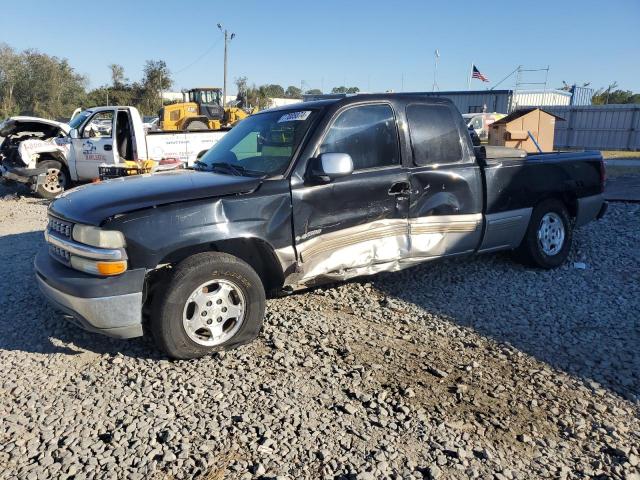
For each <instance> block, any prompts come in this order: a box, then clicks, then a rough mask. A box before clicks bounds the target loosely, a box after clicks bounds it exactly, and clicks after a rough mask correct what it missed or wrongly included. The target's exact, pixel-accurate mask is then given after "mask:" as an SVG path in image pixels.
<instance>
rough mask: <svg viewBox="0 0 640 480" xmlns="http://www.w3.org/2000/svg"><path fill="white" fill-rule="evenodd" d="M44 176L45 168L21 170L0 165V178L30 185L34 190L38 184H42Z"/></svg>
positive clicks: (45, 174) (45, 173)
mask: <svg viewBox="0 0 640 480" xmlns="http://www.w3.org/2000/svg"><path fill="white" fill-rule="evenodd" d="M46 176H47V169H46V168H21V167H14V166H11V165H0V177H2V178H3V179H6V180H10V181H12V182H18V183H25V184H27V185H31V186H32V187H33V189H34V190H35V189H36V188H37V187H38V185H39V184H41V183H44V180H45V178H46Z"/></svg>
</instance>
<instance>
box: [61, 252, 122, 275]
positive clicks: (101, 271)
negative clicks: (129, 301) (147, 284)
mask: <svg viewBox="0 0 640 480" xmlns="http://www.w3.org/2000/svg"><path fill="white" fill-rule="evenodd" d="M70 262H71V266H72V267H73V268H75V269H76V270H80V271H81V272H86V273H90V274H92V275H102V276H104V277H108V276H111V275H120V274H121V273H124V272H126V271H127V261H126V260H119V261H117V262H108V261H106V260H90V259H88V258H83V257H76V256H75V255H72V256H71V259H70Z"/></svg>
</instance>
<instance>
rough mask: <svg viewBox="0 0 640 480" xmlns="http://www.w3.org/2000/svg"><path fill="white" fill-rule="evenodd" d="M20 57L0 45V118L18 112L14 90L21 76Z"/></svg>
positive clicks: (12, 50)
mask: <svg viewBox="0 0 640 480" xmlns="http://www.w3.org/2000/svg"><path fill="white" fill-rule="evenodd" d="M22 68H23V65H22V62H21V59H20V56H19V55H18V54H17V53H16V52H15V50H14V49H13V48H11V47H10V46H9V45H7V44H6V43H2V44H0V99H1V102H0V118H3V117H9V116H11V115H15V114H17V113H18V112H19V108H18V105H17V103H16V99H15V89H16V84H17V83H18V81H19V79H20V77H21V76H22V75H23V72H22Z"/></svg>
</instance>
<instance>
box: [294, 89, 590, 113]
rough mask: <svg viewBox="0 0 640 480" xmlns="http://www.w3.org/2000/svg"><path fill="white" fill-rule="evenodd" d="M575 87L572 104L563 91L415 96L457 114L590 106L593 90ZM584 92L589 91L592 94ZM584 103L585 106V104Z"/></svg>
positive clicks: (454, 92) (570, 95)
mask: <svg viewBox="0 0 640 480" xmlns="http://www.w3.org/2000/svg"><path fill="white" fill-rule="evenodd" d="M576 88H579V89H581V90H580V92H579V95H578V96H577V97H576V101H577V102H578V103H572V102H573V100H574V94H573V93H572V92H568V91H566V90H450V91H443V92H417V93H420V94H422V95H427V96H430V97H444V98H448V99H449V100H451V101H452V102H453V103H454V104H455V106H456V107H457V108H458V110H460V113H482V112H497V113H511V112H512V111H514V110H517V109H518V108H521V107H549V106H569V105H591V96H593V90H591V89H582V88H581V87H576ZM587 90H588V91H590V92H591V95H589V93H588V92H587ZM344 96H345V94H324V95H304V96H303V98H304V100H305V101H309V100H320V99H327V98H342V97H344ZM578 97H579V98H578ZM587 100H588V103H585V102H587Z"/></svg>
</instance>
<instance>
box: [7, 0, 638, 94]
mask: <svg viewBox="0 0 640 480" xmlns="http://www.w3.org/2000/svg"><path fill="white" fill-rule="evenodd" d="M3 3H4V5H3V6H2V17H3V20H4V21H3V22H2V28H1V29H0V42H6V43H8V44H9V45H11V46H13V47H14V48H16V49H19V50H22V49H26V48H35V49H38V50H40V51H42V52H45V53H48V54H51V55H56V56H59V57H65V58H68V59H69V61H70V63H71V64H72V65H73V66H74V67H75V68H76V69H77V70H78V71H79V72H80V73H82V74H85V75H87V77H88V78H89V79H90V84H91V86H98V85H101V84H105V83H107V82H108V81H109V70H108V69H107V65H108V64H110V63H120V64H122V65H123V66H124V67H125V71H126V75H127V77H129V78H131V79H133V80H137V79H139V78H140V76H141V70H142V65H143V64H144V61H145V60H147V59H163V60H165V61H166V62H167V64H168V66H169V68H170V69H171V70H172V72H174V74H173V78H174V89H175V90H179V89H180V88H187V87H192V86H197V85H219V86H222V76H223V75H222V60H223V42H222V40H221V33H220V32H219V31H218V29H217V27H216V24H217V23H218V22H220V23H222V24H223V25H225V26H227V27H228V28H229V29H231V30H232V31H233V32H235V33H236V35H237V36H236V38H235V39H234V40H233V41H232V43H231V44H230V54H229V80H230V83H232V81H233V79H234V78H235V77H238V76H241V75H245V76H247V77H248V78H249V82H250V83H255V84H258V85H260V84H263V83H279V84H281V85H283V86H284V87H285V88H286V86H287V85H296V86H300V83H301V82H304V84H303V86H304V88H305V89H309V88H322V87H324V90H325V91H327V90H330V89H331V88H332V87H334V86H337V85H342V84H346V85H347V86H352V85H355V86H358V87H359V88H360V89H361V90H365V91H367V90H368V91H384V90H387V89H393V90H395V91H400V90H402V89H404V90H405V91H420V90H431V88H432V83H433V63H434V62H433V52H434V50H435V49H436V48H437V49H439V51H440V55H441V56H440V63H439V67H438V84H439V87H440V89H441V90H457V89H466V87H467V80H466V77H467V75H468V71H469V66H470V63H471V62H472V61H473V62H475V64H476V65H477V66H478V67H479V68H480V70H481V71H482V73H484V74H485V75H487V76H488V77H489V79H490V80H491V81H492V83H489V84H486V83H485V84H483V83H482V82H480V81H478V80H474V81H473V82H472V88H479V89H484V88H487V87H491V86H493V85H495V84H496V83H497V82H498V81H499V80H500V79H502V77H504V76H506V75H507V74H508V73H509V72H510V71H512V70H513V69H514V68H516V66H517V65H518V64H522V65H524V66H526V67H541V66H547V65H549V66H550V68H551V70H550V74H549V85H550V86H551V87H557V86H559V85H561V82H562V80H565V81H567V82H569V83H573V82H577V83H578V84H582V83H583V82H591V85H592V86H594V87H595V88H598V87H606V85H608V84H609V83H611V82H613V81H617V82H618V83H619V85H620V88H624V89H629V90H634V91H640V61H639V60H640V45H639V42H638V37H637V35H638V30H639V27H640V1H638V0H609V1H608V2H601V1H593V0H582V1H576V0H565V1H563V2H558V1H549V0H538V1H536V2H516V1H505V0H493V1H485V2H478V1H475V2H469V1H462V0H449V1H437V2H436V1H427V0H424V1H419V0H398V1H389V0H387V1H384V2H382V1H372V0H370V1H360V0H355V1H349V0H342V1H334V0H329V1H324V2H319V1H316V2H308V1H304V0H298V1H289V0H286V1H277V0H272V1H265V0H262V1H257V0H256V1H242V0H236V1H234V2H219V1H211V0H209V1H206V0H200V1H183V2H178V1H173V2H170V1H164V0H153V1H149V2H146V1H145V2H143V1H132V0H128V1H126V0H105V1H101V2H87V1H86V0H83V1H76V0H65V1H63V2H52V1H49V0H46V1H45V0H40V1H36V0H21V1H20V2H3ZM540 78H541V77H539V76H536V74H529V76H528V77H527V79H528V80H529V81H538V80H539V79H540ZM513 84H514V81H513V80H512V79H510V80H508V81H506V82H505V83H503V84H502V85H501V86H500V87H499V88H503V87H504V88H512V87H513ZM232 88H233V90H235V87H232Z"/></svg>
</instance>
